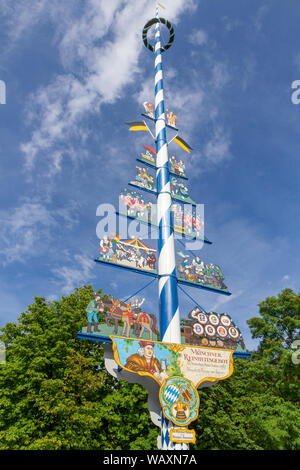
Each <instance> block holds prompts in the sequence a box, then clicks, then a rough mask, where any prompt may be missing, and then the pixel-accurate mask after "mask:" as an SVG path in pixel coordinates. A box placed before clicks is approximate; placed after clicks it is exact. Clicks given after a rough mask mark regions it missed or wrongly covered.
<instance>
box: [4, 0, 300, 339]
mask: <svg viewBox="0 0 300 470" xmlns="http://www.w3.org/2000/svg"><path fill="white" fill-rule="evenodd" d="M10 5H11V6H10ZM164 5H165V6H166V7H167V9H166V11H164V12H163V13H162V16H165V17H167V18H168V19H170V20H171V21H172V23H173V25H174V28H175V41H174V44H173V46H172V47H171V49H170V50H169V51H168V52H166V53H165V54H164V56H163V60H164V62H163V67H164V78H165V79H164V84H165V99H166V105H167V107H168V108H169V109H171V110H173V111H174V113H175V114H176V115H177V116H178V127H179V128H180V134H181V135H182V137H183V138H185V139H186V140H187V141H188V142H189V143H190V145H191V146H192V147H193V149H194V151H193V153H192V154H191V155H190V156H185V155H183V151H181V150H178V149H177V148H176V149H175V148H174V147H173V148H172V149H171V150H173V151H174V153H175V155H176V157H177V158H178V159H179V158H184V159H185V163H186V171H187V174H188V176H189V181H188V185H189V191H190V195H191V197H192V199H194V200H196V201H197V202H198V203H204V204H205V223H206V228H205V229H206V232H205V234H206V236H207V237H208V238H209V239H210V240H211V241H212V242H213V245H209V246H208V245H206V246H205V247H204V248H203V250H202V252H201V254H200V256H201V257H203V259H204V260H205V261H207V262H215V263H216V264H219V265H220V266H221V268H222V270H223V272H224V274H225V280H226V284H227V285H228V287H229V289H230V291H231V292H232V295H231V296H230V297H225V296H222V295H217V294H212V293H208V292H205V291H202V290H200V289H191V288H188V289H186V290H187V292H188V293H189V294H190V295H192V296H193V297H194V298H195V299H196V300H197V301H198V302H199V303H200V305H203V307H204V308H205V309H206V310H207V311H211V310H215V311H218V312H220V313H221V312H227V313H229V314H230V315H231V316H232V317H233V319H234V320H235V322H236V323H237V325H238V326H239V327H240V328H241V330H242V332H243V334H244V337H245V340H246V344H247V346H248V347H249V348H251V347H254V346H255V344H256V343H255V342H254V341H252V340H251V335H250V332H249V329H248V327H247V324H246V320H247V319H248V318H250V317H252V316H254V315H257V314H258V307H257V303H258V302H259V301H261V300H263V299H264V298H265V297H266V296H270V295H276V294H277V293H278V292H280V290H282V289H283V288H285V287H291V288H292V289H294V290H296V291H298V286H299V280H300V279H299V277H300V276H299V267H298V254H299V245H300V243H299V232H300V217H299V204H298V201H299V195H300V194H299V193H300V189H299V171H300V154H299V139H300V126H299V122H300V106H297V105H294V104H293V103H292V102H291V94H292V89H291V84H292V82H293V81H294V80H297V79H300V40H299V23H300V7H299V2H297V1H296V0H294V1H292V0H290V1H289V2H282V1H279V0H278V1H276V0H273V1H267V0H265V1H262V0H251V1H250V0H229V1H227V2H223V1H221V0H201V1H196V0H185V1H183V0H165V1H164ZM0 11H1V13H0V21H1V28H0V42H1V60H0V80H3V81H5V83H6V91H7V96H6V104H5V105H0V122H1V126H0V155H1V173H0V201H1V206H0V222H1V223H0V266H1V271H0V298H1V303H0V326H3V325H4V324H5V323H6V322H8V321H16V319H17V318H18V316H19V314H20V313H21V312H22V311H24V310H25V308H26V306H27V305H28V304H29V303H31V302H32V300H33V296H34V295H39V296H45V297H47V298H48V299H56V298H59V297H60V296H61V295H66V294H68V293H70V292H72V290H73V289H74V288H75V287H76V286H80V285H82V284H84V283H86V284H90V283H91V284H92V285H93V286H94V288H95V289H97V288H99V287H101V288H103V290H104V292H107V293H111V294H113V295H114V296H117V297H120V298H125V297H127V296H129V295H131V294H132V293H133V292H134V291H135V290H137V289H138V288H140V287H143V285H145V284H146V283H147V282H148V278H147V277H145V276H142V275H138V274H128V272H127V271H126V272H123V271H121V270H115V269H113V268H109V267H102V266H100V265H99V264H96V263H94V261H93V259H94V257H95V256H96V255H97V253H98V243H99V241H98V239H97V236H96V225H97V222H98V221H99V218H97V217H96V209H97V207H98V205H99V204H101V203H113V204H115V203H116V202H117V198H118V194H119V191H121V190H122V189H123V188H125V187H126V185H127V182H128V181H129V180H131V179H133V178H134V176H135V165H136V161H135V159H136V157H137V156H138V154H139V153H140V152H141V151H142V148H143V145H144V144H146V145H152V143H151V139H149V137H148V136H145V135H143V136H141V134H135V133H130V132H128V127H127V126H126V125H125V124H124V123H125V122H128V121H134V120H138V119H139V118H140V113H141V112H142V111H143V107H142V103H143V101H146V100H149V101H153V98H154V96H153V95H154V86H153V79H154V71H153V68H154V64H153V54H151V53H150V51H148V50H146V49H145V47H144V46H143V43H142V40H141V33H142V29H143V26H144V24H145V23H146V22H147V21H148V20H149V19H150V18H152V17H153V16H154V2H152V1H149V0H148V1H145V0H139V1H136V0H128V1H126V2H125V1H121V0H116V1H114V2H107V1H101V0H85V1H78V0H76V1H75V0H65V1H64V2H59V1H58V0H53V1H52V2H51V3H49V2H46V1H45V0H39V1H37V0H35V1H31V0H14V2H10V3H8V2H6V1H3V0H0ZM165 35H166V33H165ZM186 155H187V154H186ZM144 295H145V297H146V298H147V301H146V304H145V306H146V309H147V311H148V312H149V313H157V312H158V305H157V286H156V284H155V283H153V284H152V285H151V286H150V287H149V288H148V289H147V290H145V291H144ZM180 301H181V312H182V314H183V315H186V314H187V313H188V311H190V310H191V309H192V307H193V304H192V303H191V302H190V301H189V300H188V299H187V298H186V297H185V296H184V295H183V294H181V293H180Z"/></svg>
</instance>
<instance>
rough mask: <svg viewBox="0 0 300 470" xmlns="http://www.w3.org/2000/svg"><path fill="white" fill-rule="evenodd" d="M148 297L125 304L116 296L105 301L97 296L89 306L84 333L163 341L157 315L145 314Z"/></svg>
mask: <svg viewBox="0 0 300 470" xmlns="http://www.w3.org/2000/svg"><path fill="white" fill-rule="evenodd" d="M145 300H146V299H145V298H139V297H135V298H134V299H133V300H131V301H130V302H124V301H122V300H120V299H114V298H113V297H111V298H109V299H107V300H104V299H103V298H101V297H100V296H99V295H97V294H95V295H94V299H92V300H91V301H90V302H89V304H88V305H87V307H86V318H87V326H84V327H83V328H82V330H81V332H80V333H83V334H87V335H94V336H95V339H99V338H106V339H109V337H110V335H112V334H113V335H116V336H121V337H130V338H139V339H144V340H150V341H152V340H156V341H157V340H159V330H158V327H157V319H156V316H155V314H153V313H147V312H145V310H144V308H143V304H144V302H145Z"/></svg>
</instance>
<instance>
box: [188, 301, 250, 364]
mask: <svg viewBox="0 0 300 470" xmlns="http://www.w3.org/2000/svg"><path fill="white" fill-rule="evenodd" d="M181 342H182V344H189V345H198V346H204V347H213V348H220V349H230V350H234V351H236V352H238V353H240V355H241V356H242V355H247V356H248V355H249V354H250V353H249V351H247V348H246V346H245V342H244V339H243V336H242V334H241V332H240V330H239V328H238V327H237V326H236V325H235V323H234V321H233V320H232V318H231V317H230V316H229V315H228V314H227V313H222V314H220V313H215V312H209V313H206V312H203V311H202V310H201V309H200V307H198V306H196V307H194V308H193V310H191V311H190V312H189V314H188V318H185V319H182V320H181Z"/></svg>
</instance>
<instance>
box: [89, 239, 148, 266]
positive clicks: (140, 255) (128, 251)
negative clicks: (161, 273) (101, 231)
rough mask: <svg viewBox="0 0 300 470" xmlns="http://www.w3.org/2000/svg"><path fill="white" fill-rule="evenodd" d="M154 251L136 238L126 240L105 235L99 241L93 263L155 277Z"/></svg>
mask: <svg viewBox="0 0 300 470" xmlns="http://www.w3.org/2000/svg"><path fill="white" fill-rule="evenodd" d="M156 251H157V250H155V249H154V248H152V247H151V246H149V245H146V244H145V243H143V242H142V241H141V240H139V239H138V238H132V239H129V240H126V239H122V238H121V237H120V236H119V235H114V236H113V237H112V238H109V237H108V236H107V235H106V236H104V237H103V238H102V239H101V241H100V248H99V252H100V253H99V256H98V257H97V258H96V259H95V261H97V262H100V263H107V264H109V265H112V266H117V267H120V268H126V269H133V270H135V271H141V272H144V273H148V274H153V275H156V255H155V253H156Z"/></svg>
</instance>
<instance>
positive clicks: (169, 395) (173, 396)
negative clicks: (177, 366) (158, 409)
mask: <svg viewBox="0 0 300 470" xmlns="http://www.w3.org/2000/svg"><path fill="white" fill-rule="evenodd" d="M179 394H180V392H179V388H178V387H177V385H175V384H170V385H168V386H167V388H166V390H165V393H164V396H165V400H166V401H167V402H168V403H171V404H173V403H176V402H177V400H178V398H179Z"/></svg>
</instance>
